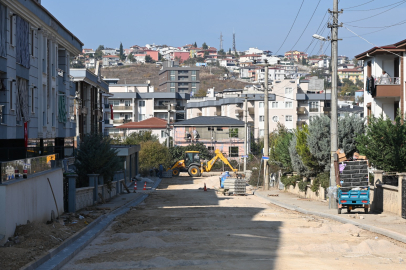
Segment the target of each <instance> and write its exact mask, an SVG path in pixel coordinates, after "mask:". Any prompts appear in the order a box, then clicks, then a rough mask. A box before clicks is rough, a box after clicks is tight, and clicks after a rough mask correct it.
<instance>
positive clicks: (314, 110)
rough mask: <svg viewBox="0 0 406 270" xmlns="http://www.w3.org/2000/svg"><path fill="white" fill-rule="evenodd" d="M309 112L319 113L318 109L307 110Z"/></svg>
mask: <svg viewBox="0 0 406 270" xmlns="http://www.w3.org/2000/svg"><path fill="white" fill-rule="evenodd" d="M309 112H319V108H309Z"/></svg>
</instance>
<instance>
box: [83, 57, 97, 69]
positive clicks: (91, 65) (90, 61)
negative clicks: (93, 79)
mask: <svg viewBox="0 0 406 270" xmlns="http://www.w3.org/2000/svg"><path fill="white" fill-rule="evenodd" d="M85 67H86V68H95V67H96V59H94V58H89V59H87V60H86V61H85Z"/></svg>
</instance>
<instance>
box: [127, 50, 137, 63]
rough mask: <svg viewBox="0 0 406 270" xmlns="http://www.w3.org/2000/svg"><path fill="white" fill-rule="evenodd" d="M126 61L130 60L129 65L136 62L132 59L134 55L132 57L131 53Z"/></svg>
mask: <svg viewBox="0 0 406 270" xmlns="http://www.w3.org/2000/svg"><path fill="white" fill-rule="evenodd" d="M128 60H130V61H131V63H134V62H135V61H137V60H136V59H135V58H134V55H133V53H132V52H131V53H130V54H129V55H128Z"/></svg>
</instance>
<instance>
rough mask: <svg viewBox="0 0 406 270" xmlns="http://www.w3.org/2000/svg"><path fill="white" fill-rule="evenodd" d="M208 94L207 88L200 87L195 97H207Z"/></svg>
mask: <svg viewBox="0 0 406 270" xmlns="http://www.w3.org/2000/svg"><path fill="white" fill-rule="evenodd" d="M206 95H207V90H204V89H203V88H199V91H197V92H196V93H195V94H194V96H195V97H205V96H206Z"/></svg>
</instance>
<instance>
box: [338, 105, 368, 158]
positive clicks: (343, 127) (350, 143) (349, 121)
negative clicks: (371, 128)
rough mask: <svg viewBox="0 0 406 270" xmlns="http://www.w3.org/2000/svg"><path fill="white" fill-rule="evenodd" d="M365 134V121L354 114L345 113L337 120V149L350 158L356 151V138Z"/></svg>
mask: <svg viewBox="0 0 406 270" xmlns="http://www.w3.org/2000/svg"><path fill="white" fill-rule="evenodd" d="M364 133H365V119H364V118H361V117H359V116H357V115H355V114H353V115H349V114H348V113H346V114H345V115H344V117H340V119H339V120H338V147H339V148H340V149H342V150H343V151H344V153H345V154H346V155H347V157H352V156H353V154H354V152H356V151H358V145H357V143H356V138H357V136H358V135H359V134H364Z"/></svg>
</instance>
